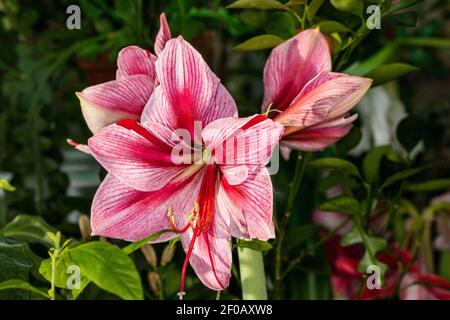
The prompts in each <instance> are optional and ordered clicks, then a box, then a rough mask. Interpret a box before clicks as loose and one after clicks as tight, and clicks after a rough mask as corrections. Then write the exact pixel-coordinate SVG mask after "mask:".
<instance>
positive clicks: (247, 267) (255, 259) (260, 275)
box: [238, 248, 267, 300]
mask: <svg viewBox="0 0 450 320" xmlns="http://www.w3.org/2000/svg"><path fill="white" fill-rule="evenodd" d="M238 256H239V269H240V271H241V285H242V299H243V300H267V288H266V276H265V273H264V262H263V256H262V253H261V251H255V250H253V249H250V248H238Z"/></svg>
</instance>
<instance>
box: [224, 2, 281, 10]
mask: <svg viewBox="0 0 450 320" xmlns="http://www.w3.org/2000/svg"><path fill="white" fill-rule="evenodd" d="M282 5H283V4H282V3H281V2H279V1H276V0H237V1H235V2H233V3H232V4H230V5H229V6H227V8H228V9H259V10H272V9H278V8H280V7H281V6H282Z"/></svg>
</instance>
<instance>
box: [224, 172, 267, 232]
mask: <svg viewBox="0 0 450 320" xmlns="http://www.w3.org/2000/svg"><path fill="white" fill-rule="evenodd" d="M217 199H218V200H217V201H218V208H219V210H220V211H221V212H222V213H221V215H222V216H226V215H228V216H230V218H231V234H232V235H233V236H234V237H236V238H240V239H259V240H267V239H270V238H274V237H275V228H274V224H273V220H272V211H273V192H272V182H271V181H270V176H269V173H268V171H267V169H263V171H261V172H259V173H253V172H252V173H249V175H248V178H247V179H246V180H245V182H243V183H241V184H239V185H234V186H233V185H231V184H229V183H228V181H227V179H226V178H225V177H224V178H222V181H221V185H220V189H219V194H218V196H217Z"/></svg>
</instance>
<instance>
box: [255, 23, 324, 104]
mask: <svg viewBox="0 0 450 320" xmlns="http://www.w3.org/2000/svg"><path fill="white" fill-rule="evenodd" d="M324 71H331V56H330V51H329V48H328V44H327V41H326V39H325V37H324V36H323V35H322V34H321V33H320V32H319V30H318V29H310V30H305V31H303V32H300V33H299V34H298V35H296V36H295V37H293V38H291V39H289V40H288V41H285V42H284V43H282V44H281V45H279V46H277V47H276V48H275V49H273V50H272V53H271V54H270V56H269V58H268V60H267V63H266V66H265V67H264V100H263V105H262V111H263V112H265V111H266V110H267V108H268V106H269V105H271V104H272V107H273V108H275V109H278V110H283V109H285V108H287V107H288V106H289V105H290V104H291V101H292V100H293V99H294V98H295V97H296V96H297V94H298V93H299V92H300V90H301V89H302V88H303V86H304V85H305V84H306V83H307V82H308V81H309V80H311V79H312V78H314V77H315V76H316V75H317V74H319V73H321V72H324Z"/></svg>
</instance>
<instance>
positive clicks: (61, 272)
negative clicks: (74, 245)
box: [39, 247, 90, 299]
mask: <svg viewBox="0 0 450 320" xmlns="http://www.w3.org/2000/svg"><path fill="white" fill-rule="evenodd" d="M69 250H70V248H69V247H67V248H65V249H64V250H63V251H62V252H60V254H59V255H58V257H57V259H56V263H55V286H56V287H58V288H63V289H69V288H67V280H68V279H69V276H70V274H69V273H68V272H67V271H68V270H69V269H68V268H69V267H70V266H73V265H76V263H75V262H74V261H72V260H71V258H70V256H69ZM39 272H40V274H41V275H42V276H43V277H44V278H45V279H46V280H47V281H48V282H51V281H52V261H51V259H45V260H43V261H42V263H41V265H40V267H39ZM80 273H81V274H80V276H81V277H80V287H79V288H78V289H77V288H73V289H71V290H72V291H71V294H72V297H73V298H74V299H76V298H77V297H78V296H79V295H80V294H81V292H83V290H84V289H85V288H86V286H87V285H88V284H89V282H90V280H89V279H88V278H86V276H85V275H84V274H83V273H82V272H80Z"/></svg>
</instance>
